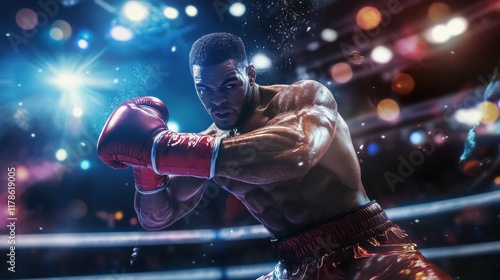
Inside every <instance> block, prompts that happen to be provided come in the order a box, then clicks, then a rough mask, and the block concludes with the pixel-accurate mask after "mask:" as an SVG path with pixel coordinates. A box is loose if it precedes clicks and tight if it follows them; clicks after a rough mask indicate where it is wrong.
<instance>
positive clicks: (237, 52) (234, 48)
mask: <svg viewBox="0 0 500 280" xmlns="http://www.w3.org/2000/svg"><path fill="white" fill-rule="evenodd" d="M228 59H234V60H235V61H236V63H237V64H238V65H240V64H248V61H247V54H246V51H245V45H244V44H243V41H242V40H241V38H240V37H238V36H236V35H234V34H231V33H210V34H207V35H204V36H202V37H200V38H199V39H198V40H196V41H195V42H194V43H193V46H192V47H191V51H190V52H189V69H190V70H191V71H193V65H200V66H210V65H216V64H219V63H222V62H224V61H226V60H228Z"/></svg>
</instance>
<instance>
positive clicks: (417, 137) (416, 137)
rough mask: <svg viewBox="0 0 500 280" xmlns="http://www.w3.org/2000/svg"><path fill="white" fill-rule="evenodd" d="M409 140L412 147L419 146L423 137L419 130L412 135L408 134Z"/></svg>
mask: <svg viewBox="0 0 500 280" xmlns="http://www.w3.org/2000/svg"><path fill="white" fill-rule="evenodd" d="M409 139H410V143H412V144H413V145H420V144H422V143H423V142H424V140H425V135H424V133H423V132H422V131H420V130H418V131H413V132H412V133H410V137H409Z"/></svg>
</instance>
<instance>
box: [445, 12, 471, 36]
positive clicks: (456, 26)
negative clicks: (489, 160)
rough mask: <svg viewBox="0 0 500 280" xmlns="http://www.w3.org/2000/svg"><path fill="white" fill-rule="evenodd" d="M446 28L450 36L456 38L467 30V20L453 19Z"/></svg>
mask: <svg viewBox="0 0 500 280" xmlns="http://www.w3.org/2000/svg"><path fill="white" fill-rule="evenodd" d="M446 27H447V28H448V33H449V34H450V36H457V35H460V34H462V33H464V32H465V30H467V20H465V19H464V18H462V17H455V18H452V19H451V20H450V21H448V23H447V24H446Z"/></svg>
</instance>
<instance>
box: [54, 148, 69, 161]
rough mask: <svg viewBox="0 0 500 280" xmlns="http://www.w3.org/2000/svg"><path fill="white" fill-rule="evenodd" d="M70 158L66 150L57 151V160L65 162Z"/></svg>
mask: <svg viewBox="0 0 500 280" xmlns="http://www.w3.org/2000/svg"><path fill="white" fill-rule="evenodd" d="M67 158H68V152H66V150H65V149H59V150H57V151H56V159H57V160H58V161H64V160H66V159H67Z"/></svg>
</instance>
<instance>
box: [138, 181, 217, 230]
mask: <svg viewBox="0 0 500 280" xmlns="http://www.w3.org/2000/svg"><path fill="white" fill-rule="evenodd" d="M209 182H210V181H209V180H205V179H198V178H194V177H172V178H170V179H169V187H168V188H167V189H166V190H165V191H162V192H159V193H156V194H147V195H143V194H140V193H139V192H136V193H135V204H134V206H135V212H136V213H137V217H138V219H139V222H140V224H141V225H142V227H143V228H145V229H147V230H159V229H163V228H165V227H168V226H170V225H172V224H173V223H174V222H176V221H177V220H179V219H181V218H182V217H184V216H185V215H187V214H188V213H189V212H191V211H192V210H193V209H194V208H195V207H196V206H197V205H198V203H200V200H201V198H202V196H203V193H204V191H205V189H206V187H207V186H208V183H209Z"/></svg>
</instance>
